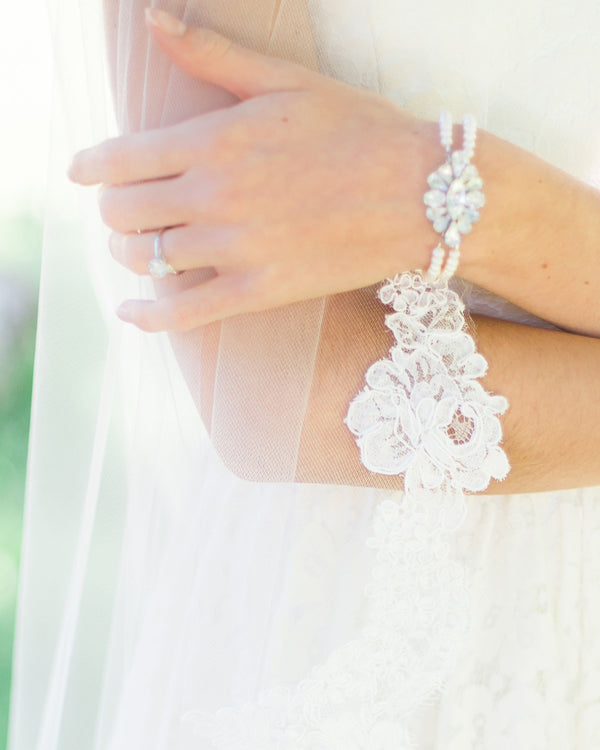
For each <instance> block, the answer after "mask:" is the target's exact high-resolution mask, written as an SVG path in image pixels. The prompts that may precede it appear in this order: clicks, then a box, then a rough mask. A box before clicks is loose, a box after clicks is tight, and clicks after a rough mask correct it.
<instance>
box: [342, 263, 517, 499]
mask: <svg viewBox="0 0 600 750" xmlns="http://www.w3.org/2000/svg"><path fill="white" fill-rule="evenodd" d="M379 296H380V299H381V301H382V302H384V303H386V304H390V305H391V306H392V307H393V309H394V313H393V314H392V315H388V316H387V318H386V325H387V327H388V328H389V329H390V330H391V331H392V333H393V334H394V337H395V339H396V343H395V345H394V346H393V347H392V349H391V350H390V358H389V359H382V360H380V361H379V362H376V363H375V364H374V365H372V366H371V367H370V368H369V370H368V372H367V375H366V380H367V386H366V387H365V389H364V390H363V391H362V392H361V393H359V394H358V396H357V397H356V398H355V399H354V401H353V402H352V403H351V404H350V409H349V411H348V416H347V418H346V423H347V425H348V427H349V428H350V430H351V431H352V432H353V433H354V435H356V438H357V443H358V446H359V448H360V452H361V459H362V462H363V464H364V465H365V466H366V468H367V469H369V470H370V471H373V472H376V473H379V474H404V478H405V490H406V491H407V492H411V493H415V492H419V491H422V490H426V491H433V490H436V491H439V490H441V491H443V492H444V493H449V495H450V496H452V497H457V498H459V497H460V496H461V493H462V491H464V490H467V491H471V492H478V491H481V490H484V489H485V488H486V487H487V486H488V484H489V482H490V478H491V477H494V478H495V479H504V477H505V476H506V474H507V473H508V469H509V466H508V461H507V459H506V455H505V453H504V451H503V450H502V449H501V448H500V447H499V443H500V440H501V439H502V431H501V428H500V422H499V421H498V415H499V414H502V413H503V412H504V411H505V410H506V409H507V407H508V403H507V401H506V399H505V398H503V397H502V396H493V395H491V394H489V393H487V392H486V391H485V390H484V389H483V388H482V386H481V384H480V383H479V382H478V381H477V378H480V377H482V376H483V375H484V374H485V372H486V370H487V363H486V361H485V359H484V358H483V357H482V356H481V354H478V353H477V352H476V350H475V342H474V341H473V338H472V337H471V336H470V335H469V334H468V333H467V331H466V330H465V317H464V305H463V303H462V302H461V300H460V298H459V296H458V295H457V294H456V293H455V292H453V291H451V290H450V289H448V287H447V284H446V283H445V282H431V281H425V280H424V278H423V277H422V275H421V274H420V273H404V274H402V275H401V276H396V277H395V278H393V279H389V280H388V281H387V282H386V284H385V285H384V286H383V287H382V289H381V290H380V292H379Z"/></svg>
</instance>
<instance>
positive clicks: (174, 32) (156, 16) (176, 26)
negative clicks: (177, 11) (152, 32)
mask: <svg viewBox="0 0 600 750" xmlns="http://www.w3.org/2000/svg"><path fill="white" fill-rule="evenodd" d="M144 13H145V14H146V21H148V23H151V24H152V25H153V26H156V27H157V28H159V29H160V30H161V31H164V32H165V34H169V36H183V35H184V34H185V32H186V31H187V26H186V25H185V24H184V23H183V22H182V21H180V20H179V19H178V18H175V16H172V15H171V14H170V13H166V12H165V11H164V10H158V8H146V9H145V10H144Z"/></svg>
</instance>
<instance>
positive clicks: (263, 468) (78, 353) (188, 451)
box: [10, 0, 600, 750]
mask: <svg viewBox="0 0 600 750" xmlns="http://www.w3.org/2000/svg"><path fill="white" fill-rule="evenodd" d="M89 4H90V5H92V3H89ZM85 5H87V3H86V4H85ZM105 5H106V13H107V16H106V17H107V29H108V40H109V41H108V49H109V55H108V57H109V61H110V62H111V64H110V65H109V72H108V73H107V71H106V70H105V69H104V66H103V63H102V62H101V61H102V60H103V49H102V46H103V40H102V39H101V38H100V36H99V34H98V29H99V28H101V27H102V20H101V18H100V15H99V13H100V8H92V9H88V8H87V7H83V6H84V4H83V3H82V4H81V7H80V6H79V4H78V3H77V2H75V1H74V0H73V1H70V2H66V0H65V2H60V3H59V2H57V3H55V4H54V5H53V6H52V11H53V14H54V15H53V21H54V26H55V31H56V34H57V46H56V49H57V60H58V66H59V70H60V71H61V72H62V75H63V77H62V82H61V86H62V88H61V89H60V91H61V92H62V93H61V95H62V103H63V105H64V109H65V111H66V116H65V122H66V131H67V133H68V136H69V138H70V140H69V142H68V146H66V147H65V145H64V144H63V146H62V147H61V146H60V143H59V141H57V148H56V150H55V154H54V159H55V162H56V164H55V166H56V171H57V174H62V172H63V171H64V164H65V161H64V160H65V155H66V153H68V151H69V150H70V149H71V150H72V149H74V148H75V147H81V146H85V145H90V144H91V143H93V142H95V141H98V140H100V139H102V138H104V137H106V135H107V134H110V133H112V132H113V130H112V128H113V125H112V122H113V120H114V119H116V121H117V122H118V126H119V128H121V129H123V130H126V131H127V130H137V129H140V128H146V127H156V126H159V125H162V124H167V123H169V122H174V121H177V120H180V119H183V118H184V117H188V116H191V115H193V114H195V113H196V112H198V111H202V106H203V105H202V102H203V101H204V99H205V98H206V96H207V90H206V89H202V90H201V89H198V90H196V89H195V88H194V86H193V85H191V84H190V82H189V81H188V80H187V79H185V77H182V76H179V75H178V73H177V71H173V70H172V69H171V68H170V67H169V66H168V65H167V64H166V63H165V61H164V60H163V58H162V57H161V54H160V53H159V52H158V50H157V48H156V47H154V46H152V45H150V44H148V42H147V40H146V31H145V29H144V26H143V22H142V13H141V9H142V7H143V5H142V4H141V3H139V2H137V1H134V0H130V1H129V2H128V1H127V0H121V2H106V3H105ZM158 5H160V6H161V7H164V8H166V9H169V10H171V11H172V12H174V13H177V14H179V15H180V16H181V17H183V18H184V19H185V20H186V21H187V22H189V23H202V22H208V21H211V22H212V23H213V24H214V26H215V27H217V28H219V29H220V30H222V31H223V33H229V34H230V35H231V36H232V37H234V38H237V39H238V40H239V41H241V42H242V43H246V44H248V45H250V46H255V47H256V48H257V49H260V50H261V51H263V52H268V53H269V54H276V55H280V56H286V57H291V58H293V59H296V60H298V61H300V62H303V63H304V64H307V65H311V66H312V67H315V68H318V69H320V70H321V71H322V72H324V73H325V74H327V75H330V76H334V77H338V78H341V79H343V80H345V81H347V82H349V83H352V84H355V85H360V86H364V87H368V88H371V89H373V90H375V91H378V92H379V93H380V94H382V95H383V96H385V97H389V98H390V99H392V100H393V101H395V102H396V103H398V104H399V105H401V106H402V107H406V108H408V109H409V110H410V111H412V112H414V113H415V114H416V115H418V116H420V117H423V118H428V119H436V118H437V115H438V113H439V111H440V109H450V110H451V111H452V112H453V113H454V115H455V117H458V116H460V115H461V114H462V113H463V112H465V111H470V112H473V113H474V114H475V115H476V116H477V118H478V121H479V124H480V126H481V127H482V128H485V129H488V130H490V131H492V132H494V133H496V134H498V135H500V136H502V137H504V138H506V139H508V140H510V141H513V142H514V143H517V144H519V145H520V146H522V147H524V148H526V149H528V150H530V151H533V152H535V153H537V154H538V155H539V156H541V157H542V158H544V159H546V160H548V161H550V162H552V163H554V164H556V165H557V166H559V167H561V168H562V169H564V170H567V171H569V172H571V173H572V174H574V175H575V176H576V177H578V178H579V179H581V180H584V181H587V182H589V183H591V184H594V185H595V186H596V187H600V127H599V123H600V46H599V42H598V38H599V37H598V30H600V6H599V5H598V3H597V2H596V0H579V1H578V2H576V3H575V4H565V3H559V2H550V3H549V2H547V0H545V1H544V2H543V1H542V0H506V2H504V3H502V4H500V3H495V2H492V0H484V1H483V2H479V3H474V2H470V1H469V0H456V2H454V3H452V4H448V3H442V2H441V1H440V0H435V2H431V3H408V2H405V1H404V0H310V2H308V4H307V5H306V4H305V3H304V2H302V3H301V2H288V3H286V2H275V0H273V2H270V0H269V2H267V0H265V2H263V3H258V2H256V3H255V2H253V1H252V0H236V2H235V3H234V2H232V3H227V2H225V0H223V1H222V2H220V3H209V2H202V1H201V0H197V2H192V1H191V0H190V2H187V3H185V2H183V0H169V2H166V1H165V2H162V3H158ZM212 6H214V7H212ZM234 6H235V7H234ZM259 6H261V8H260V12H259ZM262 6H264V7H262ZM206 8H209V10H206V11H205V9H206ZM234 11H235V12H234ZM75 32H76V33H75ZM107 80H108V81H109V83H110V86H111V88H112V97H113V99H112V100H111V98H109V97H107V98H105V97H104V92H105V90H106V82H107ZM212 93H213V95H214V97H216V98H214V97H213V106H217V105H216V101H217V98H218V94H217V95H215V92H214V91H213V92H212ZM88 98H89V108H83V109H82V108H81V106H80V105H81V102H82V101H86V100H87V99H88ZM112 101H114V103H115V111H116V118H114V114H113V113H112V111H111V108H112V103H111V102H112ZM223 103H230V101H229V100H226V98H224V99H223ZM61 148H62V150H61ZM475 162H476V156H475ZM57 179H58V178H57ZM398 179H402V175H398ZM65 190H66V189H65V188H61V190H60V191H59V192H57V193H56V194H55V195H56V196H57V199H58V197H59V198H60V202H61V205H60V206H58V205H57V206H56V211H53V207H52V204H51V206H50V211H49V214H50V215H49V219H48V229H47V232H46V240H45V256H44V269H43V281H42V296H41V303H40V304H41V315H40V327H39V337H38V355H37V356H38V360H37V362H38V364H37V371H36V382H35V402H34V414H33V426H32V442H31V456H30V479H29V488H28V504H27V512H26V516H25V523H26V533H25V543H24V552H23V568H22V578H21V599H20V611H19V621H18V633H17V645H16V659H15V683H14V691H13V705H12V725H11V737H10V750H34V749H35V750H75V748H77V750H81V748H86V749H87V748H90V750H91V749H94V750H215V749H216V748H219V749H223V750H301V749H302V750H338V749H339V750H359V749H360V750H408V748H415V749H418V750H442V749H443V750H505V749H506V748H511V750H517V749H520V748H522V749H523V750H538V749H539V750H584V749H585V750H591V748H594V747H600V639H599V637H598V629H599V626H600V604H599V603H598V602H599V599H598V596H597V593H598V590H599V586H600V545H598V543H597V540H598V538H600V537H599V535H600V488H588V489H577V490H572V491H562V492H546V493H539V494H531V495H515V496H473V497H469V498H467V501H466V511H467V512H466V515H465V517H464V520H462V522H461V523H460V524H458V522H457V523H456V524H455V526H458V528H454V529H453V530H451V531H450V530H449V528H450V526H448V527H447V528H444V529H443V530H442V529H441V527H440V525H439V524H438V525H436V522H435V521H433V520H432V519H431V518H427V512H426V511H421V510H420V509H419V508H416V509H415V508H413V509H410V512H409V509H407V508H403V505H402V503H403V497H402V494H401V493H399V492H391V491H388V490H386V489H375V488H369V487H364V486H350V485H356V484H358V485H360V484H361V482H356V481H353V479H354V478H353V477H343V476H342V477H337V478H336V481H334V480H331V483H330V484H315V483H296V482H294V481H293V480H294V471H295V468H294V467H295V466H296V462H297V458H298V452H299V450H300V448H299V443H300V435H301V432H302V425H303V418H304V417H303V414H304V412H303V409H304V408H305V406H306V403H307V400H308V399H309V392H310V386H311V384H312V382H313V377H314V367H315V364H314V363H315V359H316V358H317V356H318V355H317V348H318V342H319V336H320V335H321V333H320V332H321V326H322V323H323V321H324V320H325V319H326V314H327V310H328V307H327V304H328V303H327V302H324V301H315V302H309V303H303V304H302V305H299V306H292V307H291V308H288V309H286V310H283V311H275V312H273V313H266V314H262V315H259V316H247V317H245V318H242V319H240V320H238V321H231V322H228V323H226V324H224V325H223V326H222V327H216V328H215V327H212V328H210V329H208V330H207V331H205V332H203V333H201V334H198V335H189V336H183V337H175V338H174V339H172V340H169V339H168V338H167V337H163V336H146V335H143V334H139V333H138V332H136V331H133V330H130V329H124V327H123V326H122V325H121V324H120V323H118V322H116V321H115V319H114V316H113V313H112V309H113V307H114V306H115V305H116V303H117V301H118V300H120V299H122V298H123V297H124V296H126V295H130V294H132V293H133V294H134V295H140V294H148V293H151V290H150V289H149V287H148V285H147V283H146V282H145V281H144V282H142V283H141V285H140V287H138V286H137V283H138V282H137V281H136V280H135V279H132V278H130V275H129V274H126V273H124V272H122V271H117V270H116V269H115V268H114V267H113V262H112V260H110V259H109V258H107V257H106V256H107V255H108V253H107V252H106V249H105V235H104V232H103V230H102V228H101V226H100V223H99V219H98V217H97V210H96V206H95V205H94V196H91V197H90V196H85V197H81V196H80V195H79V194H78V192H77V191H76V190H75V189H72V190H71V191H70V192H68V191H66V192H65ZM65 205H66V206H67V209H68V210H69V211H71V212H72V214H73V215H77V216H79V217H80V218H79V219H78V222H79V223H78V224H77V225H75V224H74V223H72V224H71V225H70V228H69V229H68V233H67V230H65V228H64V225H63V224H61V223H60V221H59V219H58V218H57V217H61V216H63V215H64V207H65ZM476 229H477V228H475V229H474V231H473V236H474V238H475V234H476ZM69 233H70V234H69ZM400 270H404V269H399V271H400ZM182 278H183V277H182ZM132 285H133V287H132ZM132 288H133V292H132V291H131V290H132ZM460 289H461V293H462V295H463V297H464V299H465V301H466V302H467V305H468V307H469V308H471V309H472V310H483V311H485V312H486V313H488V314H490V313H492V314H495V315H496V316H499V317H507V318H513V319H515V320H518V321H522V322H528V323H540V324H541V322H539V321H535V319H533V318H532V316H529V315H528V314H527V313H522V312H520V311H517V310H515V308H513V307H512V306H511V305H509V304H508V303H504V302H503V301H501V300H498V299H495V298H493V297H491V296H489V295H485V294H484V293H483V292H480V291H479V290H474V289H471V288H470V287H468V286H460ZM369 294H371V292H369ZM94 297H95V298H96V300H97V302H93V301H92V300H93V298H94ZM215 341H216V343H215ZM214 347H216V351H217V355H216V360H215V358H214V357H213V358H211V352H213V351H214ZM194 353H195V354H194ZM196 355H197V356H196ZM345 361H347V360H345ZM346 370H347V368H344V371H343V372H342V373H341V374H340V380H343V379H344V378H346V377H347V378H348V379H349V381H351V382H353V380H352V379H353V378H354V379H355V380H356V377H355V376H357V377H358V381H357V382H361V379H362V374H363V373H362V372H361V373H356V372H352V373H350V374H347V373H346ZM363 372H364V371H363ZM282 373H283V374H282ZM206 378H208V379H209V381H210V380H211V379H212V380H213V381H214V392H213V397H212V399H208V401H209V402H210V407H209V410H210V411H212V413H211V415H210V419H208V420H207V418H206V414H205V413H204V412H205V409H206V399H205V398H204V396H205V394H204V391H203V388H205V385H203V384H204V383H206ZM557 408H565V409H568V404H562V405H561V404H559V405H557ZM200 413H202V415H203V417H204V422H206V423H208V424H210V428H209V432H210V435H209V434H207V432H206V430H205V428H204V426H203V423H202V419H201V418H200ZM249 445H250V446H251V448H250V449H248V446H249ZM214 446H216V447H217V449H218V452H217V451H215V448H214ZM252 446H259V448H260V450H259V451H258V453H257V454H256V455H255V454H254V453H253V450H254V447H252ZM248 450H249V452H248ZM329 450H331V451H333V452H334V451H335V446H329ZM358 461H359V457H358V452H357V462H358ZM240 467H242V468H240ZM236 474H237V475H239V474H242V475H243V477H244V478H240V477H239V476H236ZM403 513H404V514H405V515H404V517H403V515H402V514H403ZM419 513H421V516H419ZM403 518H404V521H403ZM428 524H429V526H428ZM423 528H425V529H427V533H428V534H429V536H425V537H420V536H419V534H420V531H419V530H420V529H423ZM365 628H366V630H365ZM365 632H366V633H367V634H368V637H369V638H370V639H371V640H370V641H369V643H371V644H373V643H374V644H376V645H375V646H373V647H372V648H371V647H370V646H369V647H366V646H365V645H364V644H365V636H364V635H363V634H364V633H365Z"/></svg>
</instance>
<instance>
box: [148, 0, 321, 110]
mask: <svg viewBox="0 0 600 750" xmlns="http://www.w3.org/2000/svg"><path fill="white" fill-rule="evenodd" d="M146 19H147V22H148V24H149V26H150V28H151V29H152V32H153V34H154V36H155V38H156V39H157V41H158V42H159V43H160V45H161V47H162V48H163V49H164V51H165V52H166V53H167V54H168V55H169V57H170V58H171V59H172V60H173V61H174V62H175V63H176V64H177V65H178V66H179V67H180V68H182V69H183V70H185V71H186V72H187V73H190V74H191V75H192V76H194V77H196V78H201V79H202V80H203V81H207V82H210V83H214V84H216V85H218V86H221V87H222V88H224V89H226V90H227V91H231V92H232V93H233V94H235V95H236V96H238V97H239V98H240V99H249V98H251V97H254V96H260V95H261V94H267V93H271V92H273V91H289V90H295V89H302V88H307V87H308V86H311V85H312V86H315V85H318V81H319V80H320V79H321V76H319V75H318V74H316V73H314V72H313V71H311V70H309V69H308V68H304V67H302V66H301V65H297V64H296V63H292V62H289V61H288V60H282V59H280V58H276V57H269V56H267V55H261V54H260V53H259V52H254V51H253V50H250V49H248V48H246V47H242V46H241V45H239V44H236V43H235V42H232V41H231V40H230V39H228V38H227V37H224V36H222V35H221V34H218V33H217V32H216V31H213V30H212V29H208V28H200V27H189V28H188V27H186V26H185V24H183V23H182V22H181V21H180V20H178V19H177V18H175V17H174V16H172V15H170V14H169V13H166V12H165V11H162V10H158V9H156V8H146Z"/></svg>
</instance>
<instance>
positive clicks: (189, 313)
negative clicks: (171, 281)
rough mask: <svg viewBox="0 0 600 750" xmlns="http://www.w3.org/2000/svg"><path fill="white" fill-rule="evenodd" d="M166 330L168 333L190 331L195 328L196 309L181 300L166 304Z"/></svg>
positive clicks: (164, 318) (164, 317) (164, 315)
mask: <svg viewBox="0 0 600 750" xmlns="http://www.w3.org/2000/svg"><path fill="white" fill-rule="evenodd" d="M162 318H163V320H164V328H165V330H168V331H189V330H190V329H192V328H194V327H195V325H194V309H193V307H192V306H191V305H189V304H182V302H181V300H179V301H175V300H173V301H171V300H169V301H168V302H166V303H165V305H164V314H163V315H162Z"/></svg>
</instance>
